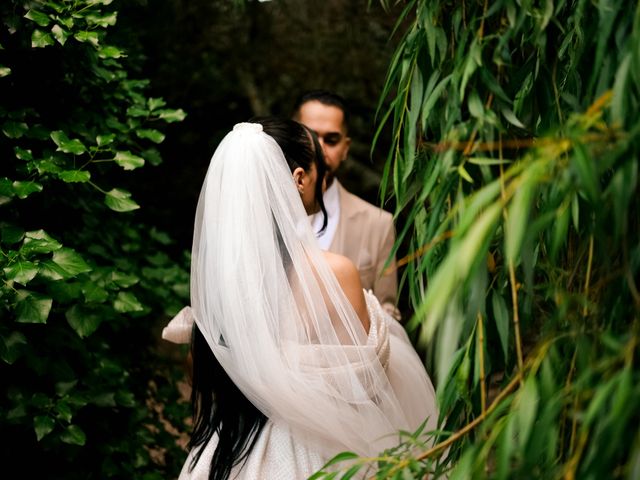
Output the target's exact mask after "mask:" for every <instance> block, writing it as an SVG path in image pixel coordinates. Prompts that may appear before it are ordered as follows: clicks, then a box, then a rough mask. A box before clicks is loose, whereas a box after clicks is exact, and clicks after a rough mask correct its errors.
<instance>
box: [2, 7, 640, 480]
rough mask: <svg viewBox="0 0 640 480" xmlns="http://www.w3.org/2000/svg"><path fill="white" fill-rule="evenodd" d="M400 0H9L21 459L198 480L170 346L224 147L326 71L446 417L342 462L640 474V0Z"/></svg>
mask: <svg viewBox="0 0 640 480" xmlns="http://www.w3.org/2000/svg"><path fill="white" fill-rule="evenodd" d="M388 3H389V2H385V1H383V2H381V5H379V4H378V3H373V2H372V3H371V5H369V7H368V8H365V6H364V5H361V4H359V3H356V2H348V1H339V0H327V1H325V2H320V1H309V2H304V3H300V2H297V1H294V0H282V1H272V2H266V3H260V2H253V1H252V2H247V3H246V4H242V5H240V6H239V2H234V3H230V2H205V1H196V2H182V1H179V0H149V1H145V0H136V1H129V2H118V1H117V0H116V1H111V0H73V1H71V0H69V1H66V0H58V1H45V0H38V1H27V0H10V1H7V2H3V3H2V4H1V5H0V19H1V20H2V25H1V27H0V45H1V48H0V130H1V133H0V155H1V157H2V158H3V162H0V212H1V216H0V249H1V253H2V255H1V256H0V267H1V268H2V284H1V285H0V311H1V312H2V321H1V322H0V358H2V363H1V364H0V378H2V390H3V395H2V397H1V399H0V425H1V426H2V431H3V433H5V434H6V438H8V439H10V442H9V443H8V445H7V446H3V448H2V449H1V450H0V451H1V452H2V453H0V458H1V459H2V460H3V465H5V466H7V465H8V466H9V467H8V469H9V470H5V471H7V472H8V474H12V473H13V472H11V469H18V468H20V473H19V474H20V475H21V476H34V477H46V478H65V479H66V478H87V477H88V478H110V477H124V478H149V479H152V478H167V477H172V476H175V475H176V474H177V471H178V470H179V468H180V467H181V465H182V462H183V459H184V452H183V451H182V450H181V448H180V446H179V445H178V444H177V443H176V442H177V441H179V440H180V438H181V437H180V433H181V432H184V431H185V430H187V429H188V425H186V424H185V423H184V421H185V418H186V416H187V407H186V405H185V403H181V402H180V400H179V398H178V392H176V391H175V388H174V386H175V384H176V383H178V382H179V381H180V380H181V379H182V377H183V371H182V369H181V368H180V365H179V364H176V363H175V361H173V360H172V358H171V355H176V356H177V357H181V356H183V355H184V351H180V350H177V351H176V350H171V351H169V352H168V354H167V352H166V351H165V352H164V353H162V352H159V350H158V349H159V348H160V347H158V345H157V339H158V336H159V327H160V326H161V325H162V324H163V323H164V322H165V321H166V320H167V318H169V316H171V315H172V314H174V313H175V312H176V311H177V310H178V309H179V308H180V307H181V306H182V305H183V304H185V303H186V302H187V301H188V295H187V294H188V292H187V289H188V284H187V281H188V274H187V268H188V257H187V255H186V254H185V253H184V252H185V250H187V249H188V248H189V243H190V235H191V227H192V225H191V224H192V214H191V212H193V211H194V209H195V202H196V196H197V192H198V191H199V188H200V182H201V179H202V177H203V176H204V171H205V169H206V166H207V163H208V160H209V157H210V154H211V152H212V151H213V149H214V146H215V145H216V144H217V142H218V141H219V139H220V138H221V135H222V134H223V132H225V131H227V130H228V129H229V128H230V126H231V125H233V124H234V123H236V122H237V121H241V120H244V119H246V118H248V117H251V116H252V115H256V114H263V113H275V114H284V115H287V114H289V113H290V112H289V111H290V108H291V104H292V102H293V96H295V94H297V93H298V92H300V91H303V90H306V89H308V88H313V87H318V86H321V87H324V88H329V89H333V90H338V91H340V92H342V93H343V94H344V95H345V96H347V97H348V98H349V99H350V100H351V101H352V104H353V105H352V107H353V110H354V119H353V125H352V136H353V138H354V140H355V144H354V146H353V149H352V150H353V155H352V161H351V163H350V166H349V167H348V168H347V169H346V171H344V172H343V180H344V182H345V183H346V184H347V186H349V187H350V188H351V189H353V190H354V191H356V192H359V193H360V194H362V195H363V196H365V197H366V198H368V199H370V200H373V201H375V198H376V192H377V185H378V182H379V180H382V192H383V195H384V202H385V205H386V206H387V207H388V208H391V209H395V215H396V219H397V228H398V232H399V239H398V242H397V249H398V250H397V253H398V257H401V258H403V260H402V262H401V263H402V264H403V266H402V270H401V274H402V277H403V283H402V285H403V292H404V294H405V295H406V297H405V298H407V299H408V301H409V303H410V310H411V311H413V312H415V315H414V316H413V319H412V320H411V322H410V325H409V327H410V328H411V329H412V332H413V334H414V335H416V338H419V340H420V345H419V346H420V347H421V348H422V349H423V351H424V352H426V354H425V355H426V361H427V364H428V366H429V370H430V372H431V373H432V374H433V377H434V378H435V380H436V382H437V385H438V395H439V400H440V402H441V403H440V404H441V410H442V428H441V431H440V432H436V433H437V434H438V436H437V438H435V439H434V438H432V437H430V436H429V435H427V434H426V433H425V432H421V431H418V432H405V433H403V434H401V437H400V438H401V440H403V443H402V444H401V445H400V446H399V447H398V448H397V449H394V450H393V451H390V452H383V453H382V454H381V456H380V458H378V459H375V460H376V461H373V462H372V461H371V460H370V459H358V458H355V457H354V456H353V455H350V454H343V455H340V456H338V457H337V458H336V460H335V462H336V464H337V465H338V467H339V468H344V471H343V473H342V474H337V473H335V472H334V473H327V474H325V473H319V474H318V476H317V477H318V478H331V476H332V475H333V478H348V477H349V475H354V474H356V473H357V472H358V471H359V472H360V473H362V472H364V471H365V470H363V469H366V471H367V472H368V473H367V475H368V476H376V477H377V478H422V477H423V476H424V475H425V474H426V473H430V474H432V475H433V476H434V477H438V476H443V475H447V476H448V478H452V479H456V478H556V477H563V478H567V479H572V478H576V477H578V478H610V477H613V478H630V479H631V478H638V477H639V476H640V433H638V430H637V429H636V428H628V426H629V425H637V424H638V422H639V421H640V418H639V417H640V408H639V405H640V387H639V385H640V382H638V380H639V378H638V376H639V375H638V366H637V363H638V308H639V305H640V300H639V299H640V295H639V294H638V289H637V281H636V279H637V278H638V269H639V268H640V242H639V241H638V225H639V220H640V219H639V218H638V215H639V213H638V201H637V198H638V192H637V176H638V156H639V153H640V147H639V144H638V133H639V129H640V122H639V120H640V119H639V118H638V112H639V108H638V107H639V105H638V104H639V102H640V87H639V85H640V48H638V46H639V45H640V6H639V4H638V2H635V3H634V2H626V1H623V0H598V1H587V0H557V1H552V0H544V1H525V0H519V1H517V0H498V1H495V2H488V1H482V0H477V1H469V0H464V1H460V2H457V1H456V2H452V1H435V0H409V1H406V2H400V3H399V4H393V5H389V4H388ZM382 7H386V8H388V9H390V11H389V12H384V11H383V8H382ZM394 24H395V35H394V36H392V37H391V40H390V41H389V38H390V36H391V31H392V30H393V28H394ZM394 52H395V53H394ZM385 72H386V75H387V77H386V81H385V80H384V75H385ZM149 80H150V81H149ZM381 86H382V88H380V87H381ZM376 102H379V103H378V110H377V112H376V111H375V108H373V106H374V105H375V104H376ZM185 112H187V113H188V115H186V116H185ZM376 115H377V120H376V121H375V123H374V120H375V118H376ZM374 125H375V128H377V131H376V130H374ZM372 142H373V143H374V144H375V146H374V148H373V149H372V151H371V152H372V153H371V155H370V154H369V144H370V143H372ZM386 152H388V156H385V155H384V154H385V153H386ZM370 156H371V159H370V158H369V157H370ZM139 205H142V207H143V208H141V209H139V208H138V207H139ZM185 212H189V213H185ZM165 348H166V347H165ZM158 399H161V400H160V401H158ZM434 444H435V446H434Z"/></svg>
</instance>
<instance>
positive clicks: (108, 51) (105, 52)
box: [98, 45, 126, 58]
mask: <svg viewBox="0 0 640 480" xmlns="http://www.w3.org/2000/svg"><path fill="white" fill-rule="evenodd" d="M98 56H99V57H100V58H121V57H126V55H125V54H124V51H123V50H120V49H119V48H117V47H114V46H112V45H107V46H103V47H101V48H100V50H98Z"/></svg>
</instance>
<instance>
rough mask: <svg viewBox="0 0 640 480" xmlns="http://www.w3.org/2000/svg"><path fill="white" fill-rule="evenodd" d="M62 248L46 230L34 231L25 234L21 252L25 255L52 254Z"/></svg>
mask: <svg viewBox="0 0 640 480" xmlns="http://www.w3.org/2000/svg"><path fill="white" fill-rule="evenodd" d="M61 248H62V245H61V244H60V243H59V242H58V241H57V240H55V239H54V238H53V237H51V236H50V235H49V234H48V233H47V232H45V231H44V230H33V231H31V232H27V233H25V238H24V242H23V244H22V247H21V248H20V252H21V253H22V254H24V255H27V254H29V253H34V252H35V253H51V252H55V251H56V250H59V249H61Z"/></svg>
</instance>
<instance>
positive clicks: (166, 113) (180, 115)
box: [154, 108, 187, 123]
mask: <svg viewBox="0 0 640 480" xmlns="http://www.w3.org/2000/svg"><path fill="white" fill-rule="evenodd" d="M154 113H155V114H156V115H158V116H159V117H160V118H161V119H162V120H164V121H166V122H169V123H173V122H181V121H183V120H184V119H185V117H186V116H187V114H186V113H185V112H184V110H182V109H181V108H179V109H177V110H171V109H165V110H158V111H157V112H154Z"/></svg>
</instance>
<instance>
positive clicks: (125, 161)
mask: <svg viewBox="0 0 640 480" xmlns="http://www.w3.org/2000/svg"><path fill="white" fill-rule="evenodd" d="M114 160H115V161H116V163H117V164H118V165H120V166H121V167H122V168H124V169H125V170H135V169H136V168H139V167H142V166H143V165H144V158H142V157H138V156H137V155H134V154H133V153H131V152H129V151H125V152H117V153H116V156H115V158H114Z"/></svg>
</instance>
